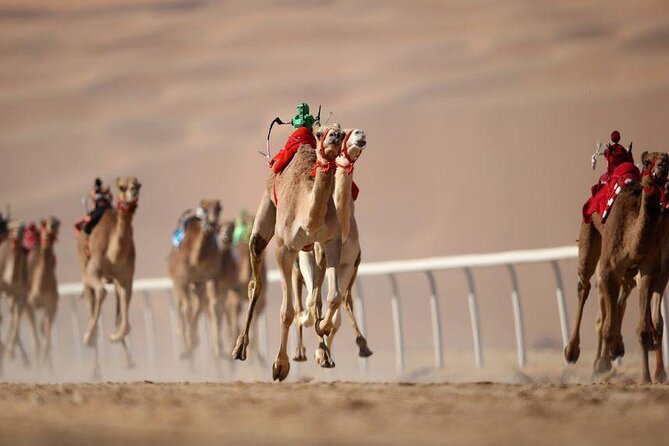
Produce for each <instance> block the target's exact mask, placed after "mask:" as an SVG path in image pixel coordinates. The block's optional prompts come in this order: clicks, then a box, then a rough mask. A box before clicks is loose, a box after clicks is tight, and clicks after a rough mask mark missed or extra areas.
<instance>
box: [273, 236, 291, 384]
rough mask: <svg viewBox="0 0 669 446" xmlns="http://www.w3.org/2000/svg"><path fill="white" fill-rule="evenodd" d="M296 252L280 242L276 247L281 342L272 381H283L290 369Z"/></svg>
mask: <svg viewBox="0 0 669 446" xmlns="http://www.w3.org/2000/svg"><path fill="white" fill-rule="evenodd" d="M296 258H297V253H296V252H294V251H291V250H290V249H288V248H287V247H286V246H283V244H281V245H280V246H279V247H278V248H277V249H276V262H277V264H278V265H279V272H280V273H281V288H282V291H283V293H282V300H281V343H280V345H279V353H278V354H277V356H276V359H275V360H274V364H273V365H272V379H274V381H277V380H279V381H283V380H284V379H286V377H287V376H288V372H289V371H290V361H289V360H288V353H287V349H288V334H289V332H290V327H291V325H292V324H293V319H294V318H295V308H293V301H292V299H291V298H292V296H293V290H292V288H293V283H292V270H293V264H294V263H295V259H296Z"/></svg>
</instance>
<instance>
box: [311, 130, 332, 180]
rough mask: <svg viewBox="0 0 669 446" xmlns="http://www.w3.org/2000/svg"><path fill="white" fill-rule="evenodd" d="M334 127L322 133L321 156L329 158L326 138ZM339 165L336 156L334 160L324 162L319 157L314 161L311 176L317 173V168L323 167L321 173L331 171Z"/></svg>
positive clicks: (320, 139) (319, 140)
mask: <svg viewBox="0 0 669 446" xmlns="http://www.w3.org/2000/svg"><path fill="white" fill-rule="evenodd" d="M331 130H332V129H331V128H328V129H327V130H326V131H325V133H323V134H322V135H321V137H320V138H319V139H318V153H320V155H321V158H323V159H325V160H327V158H328V157H327V155H326V154H325V138H327V136H328V134H329V133H330V131H331ZM336 165H337V161H336V158H335V159H334V160H332V161H325V162H322V161H321V160H319V159H318V158H316V163H314V168H313V169H312V170H311V176H315V175H316V170H317V169H318V168H319V167H320V168H321V173H327V172H329V171H330V169H333V168H335V167H336Z"/></svg>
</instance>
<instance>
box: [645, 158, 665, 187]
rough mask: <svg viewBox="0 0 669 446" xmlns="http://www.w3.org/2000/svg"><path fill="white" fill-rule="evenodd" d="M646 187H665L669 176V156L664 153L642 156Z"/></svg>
mask: <svg viewBox="0 0 669 446" xmlns="http://www.w3.org/2000/svg"><path fill="white" fill-rule="evenodd" d="M641 163H642V166H643V182H644V186H664V185H665V183H666V182H667V177H668V176H669V155H668V154H666V153H664V152H643V154H641Z"/></svg>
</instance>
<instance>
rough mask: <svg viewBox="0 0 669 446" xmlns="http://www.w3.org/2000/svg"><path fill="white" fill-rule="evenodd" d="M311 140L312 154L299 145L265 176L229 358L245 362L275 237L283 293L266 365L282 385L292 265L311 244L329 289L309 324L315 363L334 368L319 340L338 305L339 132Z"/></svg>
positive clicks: (330, 130) (324, 130)
mask: <svg viewBox="0 0 669 446" xmlns="http://www.w3.org/2000/svg"><path fill="white" fill-rule="evenodd" d="M314 136H315V137H316V150H314V148H313V147H312V146H311V145H309V144H301V145H300V146H299V148H298V149H297V152H296V153H295V156H294V158H293V159H292V161H291V162H290V163H289V164H288V165H287V167H285V170H283V172H282V173H280V174H277V175H274V174H271V175H270V176H269V179H268V181H267V184H266V188H265V192H264V194H263V197H262V200H261V201H260V206H259V208H258V212H257V213H256V218H255V221H254V224H253V230H252V232H251V237H250V241H249V250H250V258H251V268H252V272H253V278H252V279H251V283H250V284H249V300H250V302H249V306H248V309H247V314H246V323H245V325H244V329H243V331H242V333H241V334H240V335H239V338H238V339H237V345H236V346H235V348H234V350H233V352H232V356H233V357H234V358H235V359H239V360H244V359H246V348H247V346H248V342H249V329H250V326H251V320H252V318H253V312H254V308H255V305H256V303H257V300H258V297H259V295H260V292H261V290H262V288H263V285H264V284H263V278H262V276H261V270H260V268H261V264H262V253H263V251H264V250H265V248H266V247H267V244H268V243H269V241H270V240H271V239H272V237H276V243H277V249H276V259H277V263H278V265H279V271H280V274H281V284H282V291H283V293H282V302H281V342H280V346H279V353H278V354H277V357H276V359H275V361H274V363H273V365H272V377H273V379H274V380H279V381H283V380H284V379H285V378H286V377H287V376H288V372H289V370H290V361H289V359H288V353H287V351H286V350H287V347H288V332H289V330H290V326H291V325H292V323H293V319H294V317H295V309H294V308H293V302H292V294H293V292H292V280H291V275H292V268H293V264H294V263H295V260H296V259H297V256H298V253H299V252H300V251H301V250H303V249H312V248H313V245H314V243H316V242H319V243H321V244H322V245H323V248H324V251H325V258H326V260H327V271H326V275H327V277H328V284H329V294H328V298H327V303H328V308H327V311H326V313H325V315H324V318H323V319H322V320H318V321H317V322H316V324H315V325H316V331H317V333H318V334H319V336H320V337H321V341H320V344H319V348H318V350H317V358H318V363H319V365H321V366H323V367H333V366H334V362H333V361H332V359H331V357H330V354H329V351H328V349H327V346H326V344H325V340H324V337H326V336H327V335H329V334H330V333H331V332H332V330H333V328H334V323H333V319H334V313H335V311H336V310H337V309H338V308H339V305H340V304H341V301H342V296H341V293H340V291H339V283H338V281H339V278H338V269H339V257H340V251H341V230H340V228H339V221H338V220H337V211H336V209H335V205H334V200H333V198H332V193H333V191H334V174H335V170H336V166H335V160H336V158H337V156H338V155H339V152H340V150H341V145H342V141H343V138H344V132H343V131H342V130H341V128H340V127H339V126H338V125H336V124H333V125H332V126H330V127H319V128H317V130H316V131H315V133H314Z"/></svg>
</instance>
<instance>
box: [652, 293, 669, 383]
mask: <svg viewBox="0 0 669 446" xmlns="http://www.w3.org/2000/svg"><path fill="white" fill-rule="evenodd" d="M665 286H666V283H665ZM662 288H664V287H662ZM662 294H663V293H662V292H654V293H653V300H652V313H653V326H654V334H655V382H658V383H663V382H665V381H666V380H667V372H666V370H665V368H664V357H663V355H662V349H663V346H662V337H663V336H664V318H663V317H662V298H663V296H662Z"/></svg>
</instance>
